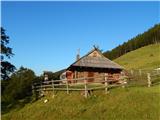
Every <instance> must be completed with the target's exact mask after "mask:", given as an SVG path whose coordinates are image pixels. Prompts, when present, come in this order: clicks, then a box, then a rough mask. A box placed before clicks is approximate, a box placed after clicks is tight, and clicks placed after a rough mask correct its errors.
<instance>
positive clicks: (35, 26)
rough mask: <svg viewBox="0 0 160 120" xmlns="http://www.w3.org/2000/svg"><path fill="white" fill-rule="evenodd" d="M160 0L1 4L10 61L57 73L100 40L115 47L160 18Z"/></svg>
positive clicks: (106, 47) (104, 45) (102, 46)
mask: <svg viewBox="0 0 160 120" xmlns="http://www.w3.org/2000/svg"><path fill="white" fill-rule="evenodd" d="M159 4H160V2H113V1H112V2H53V1H52V2H2V26H3V27H4V28H5V29H6V30H7V31H6V33H7V35H9V36H10V44H9V45H10V46H11V47H12V48H13V52H14V53H15V56H14V57H13V58H11V60H10V61H11V62H12V63H13V64H14V65H15V66H16V67H17V68H18V67H20V66H21V65H23V66H24V67H28V68H31V69H33V70H34V71H35V72H36V73H37V74H41V73H42V71H44V70H49V71H53V72H54V71H57V70H60V69H63V68H66V67H68V66H69V65H70V64H71V63H73V62H74V61H75V58H76V54H77V49H78V48H80V55H81V56H82V55H84V54H86V53H87V52H88V51H90V50H91V49H92V48H93V45H94V44H96V45H98V46H99V47H100V49H102V50H103V51H106V50H111V49H112V48H114V47H116V46H117V45H119V44H122V43H123V42H125V41H127V40H128V39H130V38H132V37H134V36H136V35H137V34H139V33H143V32H144V31H146V30H147V29H149V28H150V27H152V26H154V24H156V23H159V22H160V19H159V18H160V16H159V12H160V10H159Z"/></svg>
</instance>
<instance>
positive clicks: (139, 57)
mask: <svg viewBox="0 0 160 120" xmlns="http://www.w3.org/2000/svg"><path fill="white" fill-rule="evenodd" d="M114 61H115V62H117V63H119V64H120V65H122V66H123V67H125V68H126V69H154V68H158V67H160V44H157V45H149V46H145V47H142V48H139V49H137V50H134V51H132V52H129V53H127V54H125V55H123V56H121V57H119V58H117V59H115V60H114Z"/></svg>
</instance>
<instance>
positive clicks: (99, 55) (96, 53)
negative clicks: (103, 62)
mask: <svg viewBox="0 0 160 120" xmlns="http://www.w3.org/2000/svg"><path fill="white" fill-rule="evenodd" d="M88 56H89V57H102V55H101V54H100V53H99V52H98V51H97V50H94V51H93V52H91V53H90V54H88Z"/></svg>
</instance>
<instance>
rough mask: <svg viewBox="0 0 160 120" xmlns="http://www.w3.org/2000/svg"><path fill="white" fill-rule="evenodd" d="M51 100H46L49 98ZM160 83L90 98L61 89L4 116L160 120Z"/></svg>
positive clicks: (19, 119) (13, 119) (38, 119)
mask: <svg viewBox="0 0 160 120" xmlns="http://www.w3.org/2000/svg"><path fill="white" fill-rule="evenodd" d="M46 98H47V99H48V100H49V102H47V103H44V102H43V101H44V100H45V99H46ZM159 116H160V86H154V87H151V88H147V87H129V88H114V89H112V90H111V91H110V93H109V94H105V93H104V90H103V91H101V90H100V91H96V92H94V94H93V95H92V96H90V97H89V98H87V99H86V98H84V97H83V96H82V95H80V93H79V92H72V93H70V94H69V95H66V92H59V93H57V95H56V96H55V97H54V98H52V97H51V96H50V95H48V96H47V97H44V98H42V99H40V100H38V101H36V102H34V103H29V104H26V105H25V106H24V107H23V108H21V109H18V108H17V109H14V110H12V111H11V112H9V113H7V114H4V115H2V120H159V119H160V117H159Z"/></svg>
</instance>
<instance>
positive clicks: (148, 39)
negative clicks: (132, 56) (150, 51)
mask: <svg viewBox="0 0 160 120" xmlns="http://www.w3.org/2000/svg"><path fill="white" fill-rule="evenodd" d="M159 42H160V24H156V25H154V27H152V28H150V29H148V30H147V31H146V32H144V33H142V34H138V35H137V36H136V37H134V38H132V39H130V40H128V41H127V42H124V43H123V44H122V45H119V46H117V47H115V48H114V49H112V50H111V51H106V52H104V53H103V54H104V55H105V56H106V57H107V58H109V59H111V60H113V59H116V58H118V57H120V56H122V55H124V54H126V53H128V52H130V51H133V50H136V49H138V48H141V47H143V46H147V45H150V44H157V43H159Z"/></svg>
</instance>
